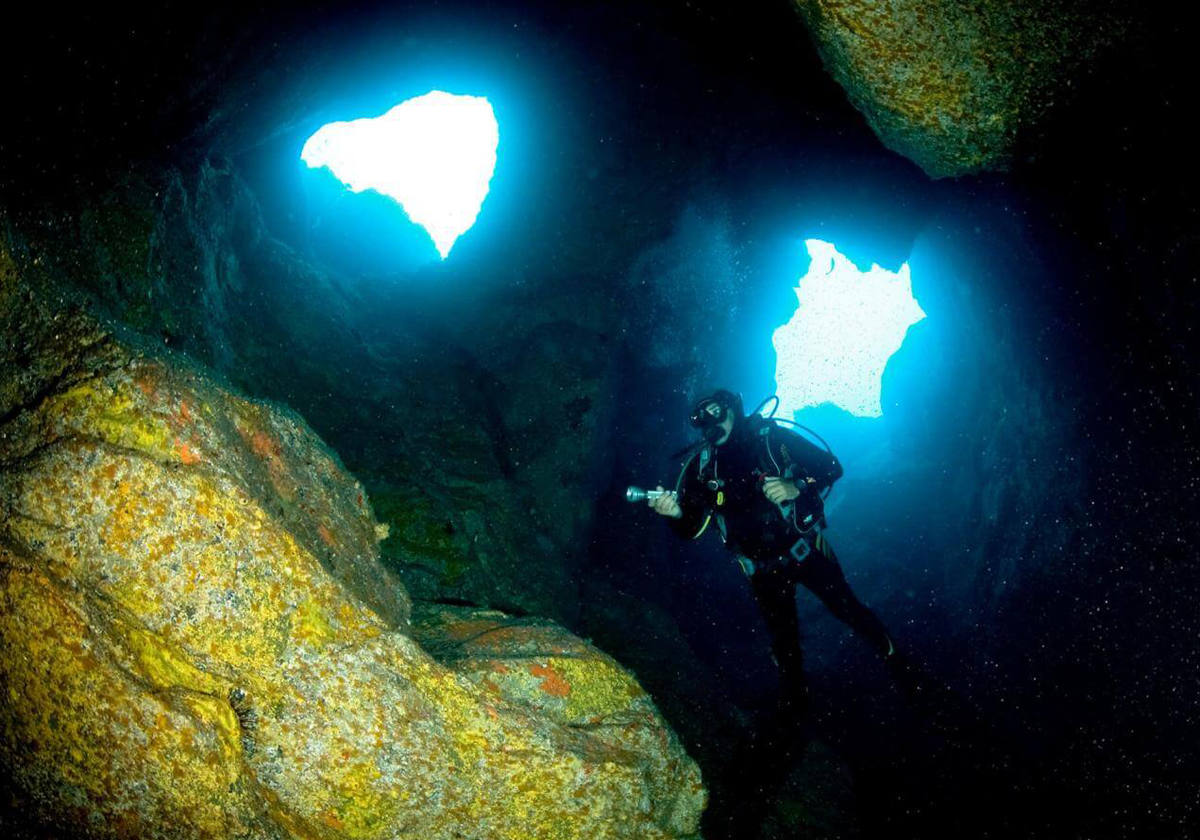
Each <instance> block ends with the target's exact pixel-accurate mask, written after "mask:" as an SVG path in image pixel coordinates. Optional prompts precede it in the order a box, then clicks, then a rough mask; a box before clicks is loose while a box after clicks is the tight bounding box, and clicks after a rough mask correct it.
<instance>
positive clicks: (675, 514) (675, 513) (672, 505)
mask: <svg viewBox="0 0 1200 840" xmlns="http://www.w3.org/2000/svg"><path fill="white" fill-rule="evenodd" d="M654 489H655V490H662V489H663V486H662V485H661V484H660V485H658V487H655V488H654ZM646 504H648V505H650V507H651V508H653V509H654V512H655V513H657V514H660V515H661V516H669V517H671V518H672V519H679V518H680V517H681V516H683V508H681V507H680V506H679V497H678V496H677V495H676V494H675V491H674V490H672V491H671V492H670V493H663V494H662V495H661V496H659V497H658V498H656V499H648V500H647V501H646Z"/></svg>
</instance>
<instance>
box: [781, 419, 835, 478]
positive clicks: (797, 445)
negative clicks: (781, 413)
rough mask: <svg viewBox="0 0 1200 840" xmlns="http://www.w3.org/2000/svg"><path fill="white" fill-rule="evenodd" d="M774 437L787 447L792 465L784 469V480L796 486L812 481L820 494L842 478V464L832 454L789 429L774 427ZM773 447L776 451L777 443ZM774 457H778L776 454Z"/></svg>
mask: <svg viewBox="0 0 1200 840" xmlns="http://www.w3.org/2000/svg"><path fill="white" fill-rule="evenodd" d="M774 435H778V437H776V438H775V440H776V441H780V442H782V443H783V445H784V446H786V447H787V449H788V452H789V453H790V454H791V458H792V463H791V464H789V465H788V466H787V467H786V468H784V471H783V475H784V478H790V479H792V480H793V481H795V482H796V484H797V486H799V485H800V484H801V483H802V482H806V481H808V479H813V481H812V482H811V483H812V484H813V486H814V489H816V490H817V492H819V493H820V492H824V491H825V490H827V489H828V488H830V487H832V486H833V483H834V482H835V481H837V480H838V479H839V478H841V477H842V474H843V470H842V462H841V461H839V460H838V459H837V456H836V455H834V454H833V453H831V452H826V451H825V450H824V449H822V448H821V447H819V446H817V445H816V444H814V443H813V442H812V441H810V440H808V439H807V438H804V437H802V436H800V435H799V434H797V433H796V432H793V431H792V430H791V429H783V428H780V427H778V426H776V427H775V431H774ZM774 435H773V436H774ZM775 447H776V449H778V447H779V443H776V444H775ZM775 457H776V458H778V457H779V455H778V453H776V455H775Z"/></svg>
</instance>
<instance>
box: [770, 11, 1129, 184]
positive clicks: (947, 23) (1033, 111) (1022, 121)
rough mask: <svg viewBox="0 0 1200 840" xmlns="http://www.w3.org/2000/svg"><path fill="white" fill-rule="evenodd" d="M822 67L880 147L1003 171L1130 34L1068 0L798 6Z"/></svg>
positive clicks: (930, 163)
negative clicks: (1074, 86)
mask: <svg viewBox="0 0 1200 840" xmlns="http://www.w3.org/2000/svg"><path fill="white" fill-rule="evenodd" d="M794 2H795V4H796V6H797V7H798V8H799V9H800V12H801V14H802V15H803V16H804V19H805V21H806V22H807V24H808V27H809V30H810V32H811V33H812V35H813V38H814V40H815V42H816V44H817V49H818V50H819V52H820V53H821V58H822V60H823V61H824V62H825V67H826V69H827V70H828V71H829V72H830V74H831V75H832V76H833V77H834V79H836V80H837V82H838V84H840V85H841V86H842V87H843V88H845V90H846V93H847V94H848V95H849V97H850V101H851V102H852V103H853V104H854V106H855V107H856V108H857V109H858V110H859V111H861V112H862V113H863V115H864V116H865V117H866V118H867V122H868V123H870V125H871V128H872V129H873V130H874V131H875V133H876V134H877V135H879V138H880V139H881V140H882V141H883V142H884V144H885V145H886V146H887V147H888V148H890V149H892V150H893V151H896V152H899V153H900V154H902V155H904V156H905V157H908V158H909V159H910V160H912V161H914V162H916V163H917V164H918V165H919V166H920V167H921V168H922V169H924V170H925V171H926V172H927V173H929V174H930V175H932V176H934V177H944V176H950V175H964V174H968V173H971V172H978V171H982V170H991V169H1003V168H1005V167H1006V165H1007V164H1008V162H1009V160H1010V158H1011V155H1012V153H1013V149H1014V144H1015V143H1016V141H1017V139H1018V136H1019V135H1020V133H1021V132H1022V131H1023V130H1025V129H1027V128H1029V127H1030V126H1032V125H1034V124H1035V123H1036V122H1037V121H1038V119H1039V118H1040V117H1041V116H1042V115H1043V114H1044V113H1045V111H1046V109H1047V108H1048V107H1050V106H1051V105H1052V104H1053V103H1054V100H1055V97H1056V96H1062V95H1064V89H1065V87H1066V86H1067V85H1069V84H1070V81H1069V79H1070V77H1071V76H1072V75H1073V74H1077V73H1078V70H1079V68H1080V67H1081V66H1082V65H1083V64H1085V63H1086V62H1087V61H1088V60H1089V59H1091V58H1092V57H1093V56H1094V54H1095V53H1096V51H1097V49H1098V48H1100V47H1101V46H1103V45H1104V44H1106V43H1109V42H1111V41H1112V40H1114V39H1115V38H1116V37H1117V35H1118V34H1119V32H1120V30H1121V29H1122V24H1121V23H1120V22H1119V20H1118V18H1117V16H1116V14H1115V13H1114V8H1113V4H1112V3H1109V2H1104V3H1101V4H1099V5H1097V4H1081V3H1077V2H1072V0H1019V1H1018V2H1011V1H1010V0H973V2H969V3H963V2H958V0H933V2H930V0H889V2H886V3H880V2H877V0H794Z"/></svg>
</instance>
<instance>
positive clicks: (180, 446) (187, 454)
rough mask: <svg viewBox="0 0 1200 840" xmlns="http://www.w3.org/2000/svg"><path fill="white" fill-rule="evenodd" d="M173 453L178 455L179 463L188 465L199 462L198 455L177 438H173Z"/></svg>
mask: <svg viewBox="0 0 1200 840" xmlns="http://www.w3.org/2000/svg"><path fill="white" fill-rule="evenodd" d="M175 454H177V455H178V456H179V460H180V462H181V463H184V464H187V465H188V466H191V465H193V464H199V463H200V455H199V454H197V453H196V452H195V451H194V450H193V449H192V448H191V447H190V446H188V445H187V444H186V443H184V442H183V441H181V440H180V439H179V438H175Z"/></svg>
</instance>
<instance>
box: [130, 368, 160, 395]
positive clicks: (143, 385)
mask: <svg viewBox="0 0 1200 840" xmlns="http://www.w3.org/2000/svg"><path fill="white" fill-rule="evenodd" d="M157 379H158V377H157V376H155V374H154V373H153V372H152V371H150V370H146V369H143V370H141V371H139V372H138V374H137V376H135V377H134V378H133V384H135V385H137V386H138V389H139V390H140V391H141V392H142V393H143V394H145V395H146V396H147V397H149V396H152V395H153V394H154V391H155V389H156V388H157V387H158V381H157Z"/></svg>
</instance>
